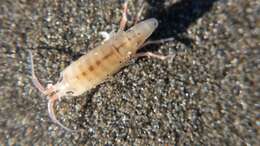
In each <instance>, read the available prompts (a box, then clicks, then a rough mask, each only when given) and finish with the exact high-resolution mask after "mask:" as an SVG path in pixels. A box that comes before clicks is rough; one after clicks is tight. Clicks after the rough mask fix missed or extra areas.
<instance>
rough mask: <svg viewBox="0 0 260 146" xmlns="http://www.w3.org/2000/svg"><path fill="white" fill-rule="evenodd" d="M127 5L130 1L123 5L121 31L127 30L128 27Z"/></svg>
mask: <svg viewBox="0 0 260 146" xmlns="http://www.w3.org/2000/svg"><path fill="white" fill-rule="evenodd" d="M127 3H128V0H126V1H125V2H124V4H123V12H122V15H123V16H122V19H121V22H120V27H119V30H125V27H126V23H127Z"/></svg>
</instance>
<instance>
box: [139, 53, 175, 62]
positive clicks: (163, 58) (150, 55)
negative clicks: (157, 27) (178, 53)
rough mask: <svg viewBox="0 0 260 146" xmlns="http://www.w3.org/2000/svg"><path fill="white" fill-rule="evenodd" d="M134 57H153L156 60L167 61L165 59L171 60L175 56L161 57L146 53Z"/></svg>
mask: <svg viewBox="0 0 260 146" xmlns="http://www.w3.org/2000/svg"><path fill="white" fill-rule="evenodd" d="M134 57H136V58H139V57H148V58H150V57H153V58H156V59H160V60H165V59H169V58H172V57H174V55H160V54H155V53H152V52H144V53H137V54H135V55H134Z"/></svg>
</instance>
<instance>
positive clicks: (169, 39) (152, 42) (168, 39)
mask: <svg viewBox="0 0 260 146" xmlns="http://www.w3.org/2000/svg"><path fill="white" fill-rule="evenodd" d="M173 40H174V38H173V37H171V38H166V39H159V40H153V41H147V42H145V43H144V44H143V45H142V46H141V47H140V48H143V47H145V46H147V45H151V44H162V43H165V42H170V41H173Z"/></svg>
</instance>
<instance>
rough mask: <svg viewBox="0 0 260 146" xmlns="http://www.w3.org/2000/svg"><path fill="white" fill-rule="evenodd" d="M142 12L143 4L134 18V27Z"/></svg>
mask: <svg viewBox="0 0 260 146" xmlns="http://www.w3.org/2000/svg"><path fill="white" fill-rule="evenodd" d="M143 10H144V3H143V4H142V6H141V9H140V10H139V12H138V13H137V14H136V16H135V21H134V25H135V24H136V23H137V22H139V20H140V17H141V15H142V12H143Z"/></svg>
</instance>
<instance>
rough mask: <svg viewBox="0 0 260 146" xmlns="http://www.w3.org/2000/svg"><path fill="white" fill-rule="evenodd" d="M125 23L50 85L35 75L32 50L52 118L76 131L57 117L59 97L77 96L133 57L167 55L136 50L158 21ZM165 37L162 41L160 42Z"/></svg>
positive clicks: (39, 85) (38, 86) (153, 19)
mask: <svg viewBox="0 0 260 146" xmlns="http://www.w3.org/2000/svg"><path fill="white" fill-rule="evenodd" d="M122 20H123V21H121V22H124V19H122ZM122 24H123V25H121V27H120V28H122V29H121V30H119V31H118V32H117V33H115V34H113V35H112V36H111V37H110V38H109V39H108V40H106V41H104V42H103V43H102V44H101V45H100V46H98V47H97V48H95V49H93V50H91V51H89V52H88V53H87V54H86V55H83V56H82V57H80V58H79V59H78V60H76V61H75V62H73V63H71V64H70V65H69V66H68V67H66V68H65V69H64V70H63V71H62V72H61V75H60V80H59V82H58V83H56V84H55V85H52V84H48V85H47V88H44V87H43V86H42V85H41V83H40V82H39V81H38V79H37V77H36V76H35V73H34V67H33V66H34V65H33V58H32V53H31V52H30V55H31V63H32V81H33V83H34V85H35V86H36V87H37V89H39V90H40V91H41V92H42V93H43V94H45V95H46V96H48V100H49V102H48V112H49V116H50V118H51V119H52V120H53V122H55V123H57V124H58V125H60V126H61V127H63V128H64V129H66V130H68V131H74V130H71V129H69V128H67V127H65V126H64V125H63V124H61V123H60V122H59V121H58V120H57V119H56V116H55V114H54V110H53V105H54V103H55V101H56V100H57V99H59V98H61V97H63V96H68V95H69V96H78V95H81V94H82V93H84V92H86V91H88V90H90V89H92V88H94V87H96V86H97V85H98V84H100V83H102V82H103V81H105V80H106V79H107V78H108V77H109V76H111V75H113V74H114V73H116V72H117V71H119V70H120V69H121V68H122V67H123V66H125V65H126V62H127V61H128V60H129V59H131V57H140V56H151V57H156V58H160V59H165V56H160V55H156V54H152V53H150V52H147V53H139V54H136V52H137V50H138V49H139V48H140V47H142V46H143V44H144V42H145V40H146V39H147V38H148V37H149V36H150V35H151V34H152V32H153V31H154V30H155V29H156V28H157V26H158V21H157V20H156V19H155V18H150V19H147V20H145V21H142V22H140V23H138V24H136V25H134V26H133V27H131V28H130V29H128V30H127V31H123V29H124V26H125V23H122ZM168 40H169V39H167V40H166V41H168ZM163 41H164V40H163ZM163 41H159V43H160V42H163ZM151 43H153V42H151ZM155 43H157V42H155Z"/></svg>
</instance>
